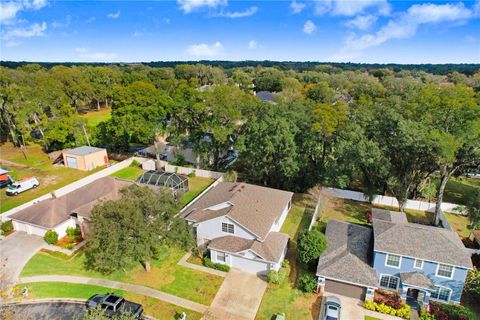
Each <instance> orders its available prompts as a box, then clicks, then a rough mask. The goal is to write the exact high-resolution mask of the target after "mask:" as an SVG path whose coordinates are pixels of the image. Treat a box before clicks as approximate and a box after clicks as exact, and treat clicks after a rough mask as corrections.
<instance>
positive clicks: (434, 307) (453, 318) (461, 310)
mask: <svg viewBox="0 0 480 320" xmlns="http://www.w3.org/2000/svg"><path fill="white" fill-rule="evenodd" d="M430 314H432V315H434V316H435V319H438V320H473V312H472V311H471V310H470V309H468V308H467V307H464V306H461V305H454V304H445V303H440V302H434V301H430Z"/></svg>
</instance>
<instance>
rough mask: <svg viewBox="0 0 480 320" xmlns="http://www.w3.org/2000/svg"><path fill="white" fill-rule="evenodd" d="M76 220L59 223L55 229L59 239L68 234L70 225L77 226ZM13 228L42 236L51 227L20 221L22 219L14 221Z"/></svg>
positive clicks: (71, 219)
mask: <svg viewBox="0 0 480 320" xmlns="http://www.w3.org/2000/svg"><path fill="white" fill-rule="evenodd" d="M75 226H76V224H75V220H74V219H73V218H70V219H68V220H67V221H65V222H64V223H62V224H59V225H58V226H56V227H55V228H53V230H55V232H56V233H57V234H58V239H60V238H63V237H65V236H66V235H67V228H68V227H73V228H74V227H75ZM13 229H15V231H23V232H26V233H28V234H33V235H37V236H40V237H43V236H44V235H45V232H47V231H48V230H49V229H48V228H43V227H40V226H35V225H32V224H29V223H26V222H20V221H13Z"/></svg>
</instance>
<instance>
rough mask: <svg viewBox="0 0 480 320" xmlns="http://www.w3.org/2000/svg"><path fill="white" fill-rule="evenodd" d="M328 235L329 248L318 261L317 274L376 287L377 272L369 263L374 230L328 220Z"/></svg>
mask: <svg viewBox="0 0 480 320" xmlns="http://www.w3.org/2000/svg"><path fill="white" fill-rule="evenodd" d="M325 235H326V237H327V241H328V247H327V250H326V251H325V252H324V253H323V254H322V255H321V256H320V259H319V260H318V265H317V275H318V276H322V277H326V278H331V279H336V280H340V281H346V282H351V283H356V284H359V285H363V286H369V287H377V278H376V275H375V271H374V270H373V268H372V266H371V264H370V263H371V259H372V257H371V252H372V245H373V243H372V242H373V237H372V235H373V233H372V229H371V228H370V227H364V226H359V225H356V224H352V223H347V222H342V221H335V220H329V221H328V223H327V229H326V232H325Z"/></svg>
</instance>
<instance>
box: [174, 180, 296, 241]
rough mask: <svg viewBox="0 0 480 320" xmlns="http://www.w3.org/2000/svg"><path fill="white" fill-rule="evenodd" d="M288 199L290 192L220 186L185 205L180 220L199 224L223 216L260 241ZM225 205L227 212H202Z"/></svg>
mask: <svg viewBox="0 0 480 320" xmlns="http://www.w3.org/2000/svg"><path fill="white" fill-rule="evenodd" d="M292 196H293V193H292V192H288V191H283V190H277V189H272V188H267V187H261V186H256V185H253V184H247V183H236V182H221V183H219V184H218V185H217V186H215V187H214V188H212V189H210V190H209V191H208V192H207V193H206V194H204V195H203V196H202V197H201V198H200V199H198V200H197V201H195V202H194V203H192V204H191V205H189V207H188V208H187V209H186V210H185V211H184V212H183V214H182V216H183V217H184V218H185V219H187V220H189V221H193V222H200V221H205V220H209V219H213V218H216V217H218V216H221V215H227V216H228V217H230V218H231V219H233V220H235V221H237V222H238V223H239V224H241V225H242V226H244V227H245V228H247V229H248V230H250V231H251V232H253V233H254V234H255V235H256V236H258V237H259V238H260V239H262V240H263V239H265V238H266V237H267V235H268V233H269V231H270V229H271V227H272V225H273V224H274V223H275V221H276V220H277V219H278V218H279V217H280V215H281V214H282V212H283V209H284V208H285V207H286V206H287V204H288V202H289V201H290V200H291V198H292ZM227 201H228V202H229V203H230V204H231V207H230V209H229V210H227V209H221V212H220V213H219V212H218V211H220V210H217V211H215V210H206V209H207V208H209V207H212V206H214V205H218V204H221V203H225V202H227Z"/></svg>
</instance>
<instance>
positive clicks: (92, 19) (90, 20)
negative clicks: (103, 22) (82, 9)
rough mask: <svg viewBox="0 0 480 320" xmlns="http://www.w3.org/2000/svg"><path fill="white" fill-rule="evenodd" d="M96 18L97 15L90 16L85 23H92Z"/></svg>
mask: <svg viewBox="0 0 480 320" xmlns="http://www.w3.org/2000/svg"><path fill="white" fill-rule="evenodd" d="M95 20H97V18H95V17H90V18H88V19H87V20H85V23H92V22H95Z"/></svg>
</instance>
